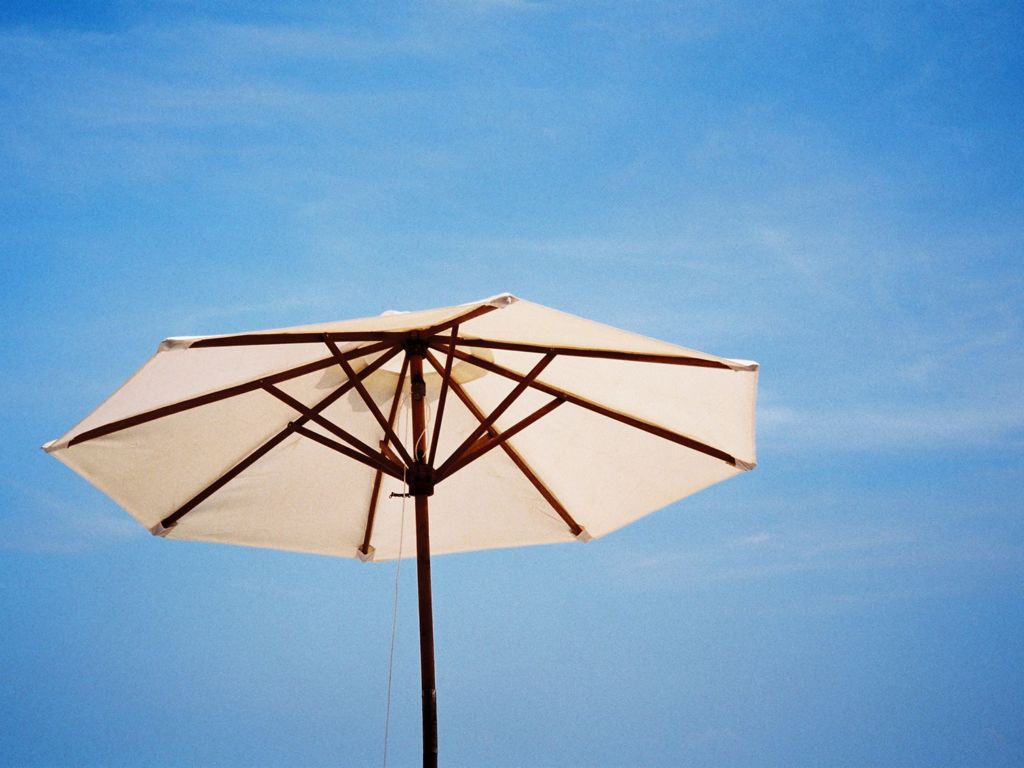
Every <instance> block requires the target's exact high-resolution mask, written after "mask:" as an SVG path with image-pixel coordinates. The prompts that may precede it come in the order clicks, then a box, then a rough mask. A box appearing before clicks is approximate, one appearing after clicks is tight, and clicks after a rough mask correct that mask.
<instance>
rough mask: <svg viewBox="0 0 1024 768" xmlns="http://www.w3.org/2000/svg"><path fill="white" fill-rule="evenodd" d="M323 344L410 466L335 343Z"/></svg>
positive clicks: (386, 422) (378, 410)
mask: <svg viewBox="0 0 1024 768" xmlns="http://www.w3.org/2000/svg"><path fill="white" fill-rule="evenodd" d="M324 343H325V344H327V347H328V349H330V350H331V354H332V355H334V359H335V360H337V361H338V365H340V366H341V370H343V371H344V372H345V375H346V376H348V378H349V379H350V380H352V381H353V382H354V383H355V385H356V391H357V392H358V393H359V396H360V397H361V398H363V402H364V403H366V407H367V408H369V409H370V412H371V413H372V414H373V417H374V418H375V419H377V423H378V424H380V425H381V427H382V428H383V429H384V434H385V436H386V437H387V438H389V439H390V440H391V442H392V443H394V444H395V448H396V449H398V453H399V454H400V455H401V456H402V460H403V461H404V462H405V463H406V464H407V465H409V466H411V465H412V463H413V460H412V456H410V455H409V452H408V451H407V450H406V449H405V446H404V445H402V442H401V440H399V439H398V435H396V434H395V431H394V430H393V429H392V428H391V425H390V424H388V420H387V419H385V418H384V414H383V413H381V412H380V408H378V407H377V404H376V403H375V402H374V401H373V398H372V397H370V393H369V392H367V391H366V387H365V386H364V385H363V382H362V381H360V380H359V379H357V378H355V376H356V374H355V371H353V370H352V366H351V365H349V364H348V361H347V360H346V359H345V357H344V356H343V355H342V354H341V350H339V349H338V347H337V345H335V343H334V342H333V341H331V340H330V339H324Z"/></svg>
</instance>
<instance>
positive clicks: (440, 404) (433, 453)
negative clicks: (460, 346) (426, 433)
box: [427, 325, 459, 467]
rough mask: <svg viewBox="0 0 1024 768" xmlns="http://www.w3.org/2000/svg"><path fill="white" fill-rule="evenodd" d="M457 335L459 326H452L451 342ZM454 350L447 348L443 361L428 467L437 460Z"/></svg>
mask: <svg viewBox="0 0 1024 768" xmlns="http://www.w3.org/2000/svg"><path fill="white" fill-rule="evenodd" d="M458 335H459V326H457V325H453V326H452V340H453V341H454V339H455V338H456V337H457V336H458ZM453 349H455V345H454V344H451V345H450V346H449V347H448V355H447V357H446V359H445V361H444V373H443V374H442V375H441V394H440V395H439V396H438V399H437V415H436V416H435V417H434V433H433V434H432V435H431V437H430V457H429V458H428V459H427V465H428V466H431V467H432V466H434V459H436V458H437V441H438V439H439V438H440V437H441V418H442V417H443V416H444V403H445V399H446V398H447V397H448V382H449V380H450V379H451V377H452V363H453V362H454V361H455V358H454V357H452V350H453Z"/></svg>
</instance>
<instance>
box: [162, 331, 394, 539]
mask: <svg viewBox="0 0 1024 768" xmlns="http://www.w3.org/2000/svg"><path fill="white" fill-rule="evenodd" d="M400 349H401V347H397V346H395V347H392V348H391V349H390V350H389V351H387V352H385V353H384V354H383V355H381V356H380V357H378V358H377V359H376V360H374V361H373V362H372V363H370V364H369V365H367V366H366V367H365V368H363V370H361V371H360V372H359V377H360V378H362V377H364V376H369V375H370V374H371V373H373V372H374V371H376V370H377V369H378V368H380V367H381V366H382V365H384V363H386V362H387V361H388V360H390V359H391V358H392V357H394V356H395V355H397V354H398V352H399V350H400ZM353 386H355V385H354V384H353V382H352V381H351V380H349V381H346V382H345V383H344V384H342V385H341V386H339V387H338V388H337V389H335V390H334V391H333V392H331V393H330V394H328V395H327V396H326V397H324V398H323V399H322V400H321V401H320V402H318V403H316V404H315V405H313V406H312V407H311V408H310V409H309V410H310V411H312V412H313V413H319V412H320V411H322V410H323V409H324V408H327V407H328V406H329V405H330V404H331V403H333V402H335V401H336V400H337V399H338V398H340V397H341V396H342V395H344V394H345V393H346V392H348V391H349V390H350V389H352V387H353ZM306 421H308V418H307V417H306V416H299V418H297V419H296V420H295V421H291V422H289V423H288V424H287V425H286V426H285V427H284V429H282V430H281V431H280V432H278V433H277V434H276V435H274V436H272V437H271V438H269V439H268V440H267V441H266V442H264V443H263V444H262V445H261V446H259V447H258V448H256V450H254V451H253V452H252V453H250V454H249V455H248V456H246V457H245V458H244V459H242V460H241V461H239V462H238V463H237V464H235V465H234V466H233V467H231V469H229V470H228V471H227V472H225V473H224V474H222V475H221V476H220V477H218V478H217V479H216V480H214V481H213V482H212V483H210V484H209V485H208V486H206V487H205V488H203V490H201V491H199V493H197V494H196V495H195V496H193V497H192V498H191V499H189V500H188V501H186V502H185V503H184V504H182V505H181V506H180V507H178V508H177V509H176V510H175V511H174V512H172V513H171V514H169V515H168V516H167V517H165V518H164V519H163V520H161V521H160V525H161V526H162V527H163V528H171V527H173V526H174V525H175V524H176V523H177V522H178V521H179V520H180V519H181V518H182V517H184V516H185V515H187V514H188V513H189V512H191V511H192V510H193V509H195V508H196V507H198V506H199V505H200V504H202V503H203V502H204V501H206V499H208V498H209V497H210V496H212V495H213V494H214V493H216V492H217V491H218V490H220V489H221V488H223V487H224V486H225V485H227V484H228V483H229V482H230V481H231V480H233V479H234V478H236V477H237V476H238V475H240V474H241V473H242V472H244V471H245V470H246V469H247V468H249V467H250V466H252V465H253V464H255V463H256V461H258V460H259V459H260V458H261V457H262V456H264V455H265V454H267V453H268V452H269V451H270V450H271V449H272V448H273V447H274V446H276V445H277V444H278V443H280V442H281V441H282V440H284V439H285V438H286V437H288V435H290V434H292V432H295V431H296V430H297V429H298V428H299V427H301V426H302V425H303V424H305V423H306Z"/></svg>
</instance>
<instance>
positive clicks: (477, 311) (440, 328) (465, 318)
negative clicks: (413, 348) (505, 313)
mask: <svg viewBox="0 0 1024 768" xmlns="http://www.w3.org/2000/svg"><path fill="white" fill-rule="evenodd" d="M496 309H498V307H496V306H494V305H493V304H484V305H482V306H479V307H475V308H474V309H471V310H469V312H464V313H463V314H461V315H459V316H457V317H453V318H452V319H451V320H445V321H444V322H443V323H438V324H437V325H432V326H430V327H429V328H424V329H423V330H422V331H420V335H421V336H422V337H423V338H429V337H430V336H434V335H436V334H439V333H444V332H445V331H447V330H448V329H449V328H455V327H458V326H460V325H462V324H463V323H468V322H469V321H470V320H473V319H474V318H477V317H480V315H486V314H487V313H488V312H493V311H494V310H496Z"/></svg>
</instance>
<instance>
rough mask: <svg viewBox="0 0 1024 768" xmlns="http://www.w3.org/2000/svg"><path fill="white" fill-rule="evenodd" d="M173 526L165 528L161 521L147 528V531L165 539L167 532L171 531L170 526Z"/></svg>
mask: <svg viewBox="0 0 1024 768" xmlns="http://www.w3.org/2000/svg"><path fill="white" fill-rule="evenodd" d="M173 527H174V526H173V525H172V526H171V527H170V528H165V527H164V524H163V523H157V524H156V525H154V526H153V527H152V528H150V529H149V532H150V533H152V534H153V535H154V536H159V537H160V538H161V539H165V538H167V534H168V533H170V532H171V528H173Z"/></svg>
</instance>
